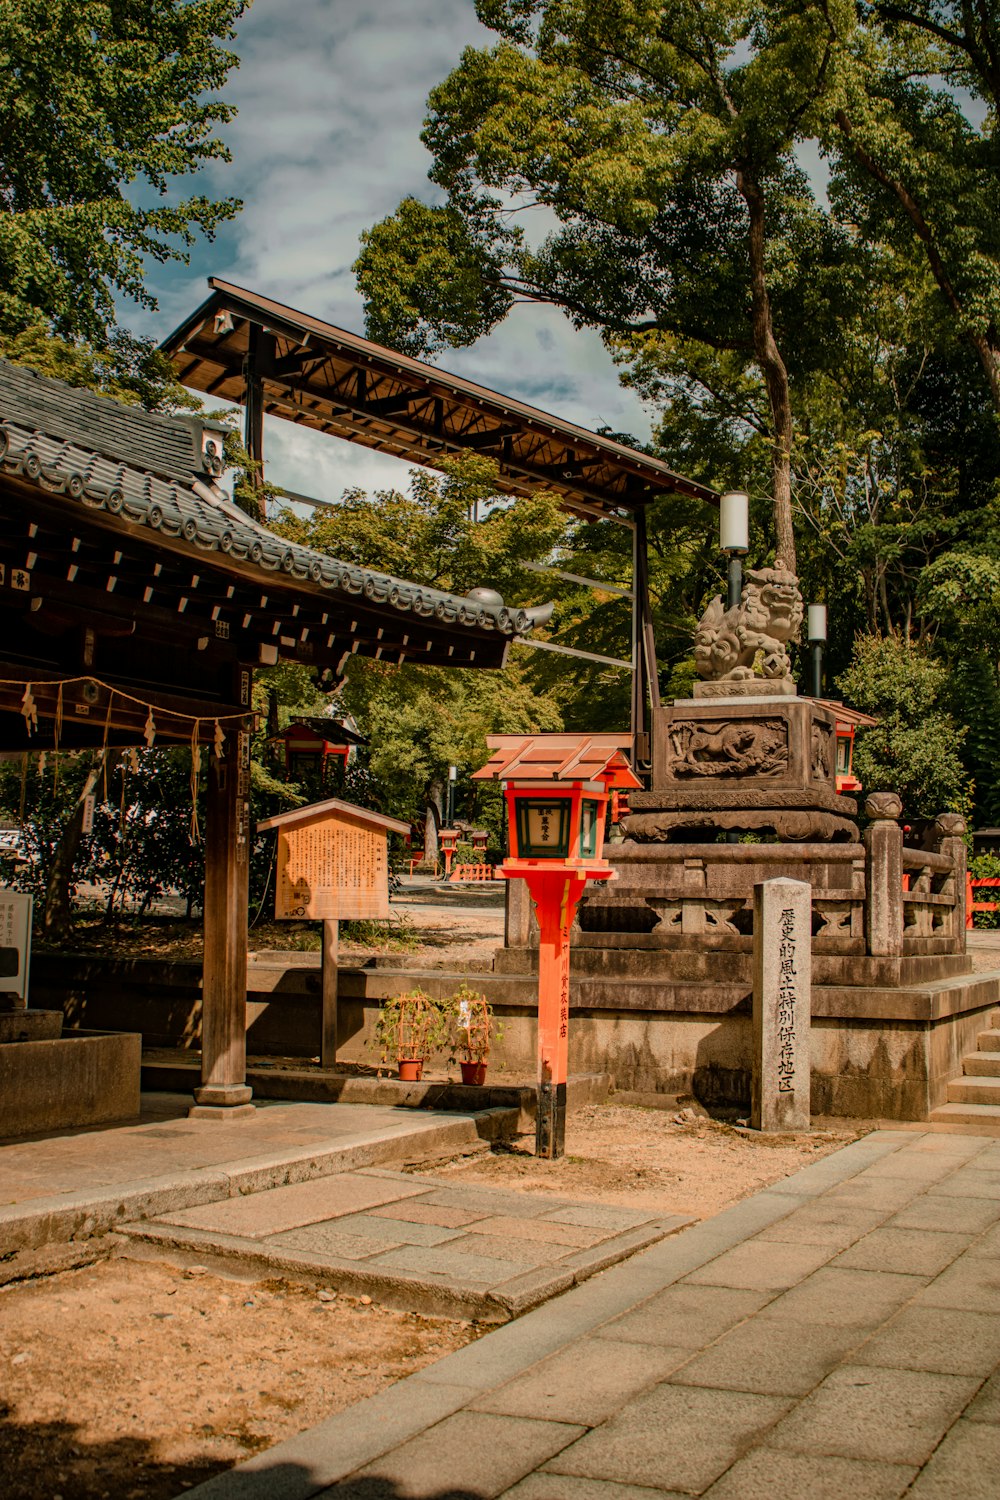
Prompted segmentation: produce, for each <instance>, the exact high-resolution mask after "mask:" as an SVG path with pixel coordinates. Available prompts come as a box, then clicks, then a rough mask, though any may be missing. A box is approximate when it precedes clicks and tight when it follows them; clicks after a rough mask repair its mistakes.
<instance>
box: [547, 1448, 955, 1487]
mask: <svg viewBox="0 0 1000 1500" xmlns="http://www.w3.org/2000/svg"><path fill="white" fill-rule="evenodd" d="M916 1472H917V1471H916V1469H915V1468H913V1467H912V1466H906V1465H903V1464H883V1463H861V1462H858V1461H857V1460H856V1459H851V1458H832V1457H830V1456H829V1455H824V1456H823V1457H821V1458H818V1457H813V1456H812V1455H811V1454H807V1453H779V1452H776V1451H775V1450H774V1449H773V1448H766V1447H765V1448H755V1449H754V1450H753V1452H752V1453H748V1454H747V1456H746V1458H741V1459H740V1460H739V1462H738V1463H735V1464H733V1467H732V1468H731V1469H730V1470H729V1472H728V1473H726V1474H724V1475H723V1476H722V1478H721V1479H720V1480H718V1481H717V1482H716V1483H715V1484H713V1485H712V1488H711V1489H710V1490H706V1491H705V1494H704V1496H703V1500H774V1497H775V1496H776V1495H785V1496H788V1497H789V1500H799V1497H800V1496H806V1495H808V1497H809V1500H848V1497H849V1500H900V1497H901V1496H903V1495H905V1494H906V1493H907V1486H908V1485H909V1484H910V1483H911V1481H912V1479H913V1477H914V1475H915V1474H916ZM539 1500H541V1496H539ZM951 1500H955V1497H954V1496H952V1497H951Z"/></svg>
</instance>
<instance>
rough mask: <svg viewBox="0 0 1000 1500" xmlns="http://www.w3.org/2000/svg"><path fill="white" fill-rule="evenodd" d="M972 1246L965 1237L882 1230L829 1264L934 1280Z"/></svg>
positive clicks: (965, 1235) (876, 1230)
mask: <svg viewBox="0 0 1000 1500" xmlns="http://www.w3.org/2000/svg"><path fill="white" fill-rule="evenodd" d="M971 1243H972V1236H971V1235H968V1234H946V1233H937V1234H930V1233H928V1231H927V1230H923V1229H891V1228H887V1227H885V1226H883V1227H882V1228H880V1229H874V1230H872V1232H871V1234H866V1235H865V1237H864V1239H861V1240H858V1241H857V1243H856V1244H854V1245H852V1246H851V1247H850V1249H848V1250H845V1251H844V1252H843V1253H842V1254H841V1255H838V1256H837V1258H836V1260H835V1261H833V1262H832V1264H833V1266H834V1267H835V1268H836V1269H839V1270H847V1269H852V1268H853V1269H855V1270H859V1271H898V1272H902V1273H903V1274H904V1275H907V1276H936V1275H937V1274H938V1272H939V1271H943V1270H944V1268H945V1266H950V1265H951V1263H952V1261H953V1260H956V1259H957V1258H958V1257H959V1256H960V1255H961V1254H962V1253H963V1252H964V1251H965V1250H967V1249H968V1247H969V1245H970V1244H971Z"/></svg>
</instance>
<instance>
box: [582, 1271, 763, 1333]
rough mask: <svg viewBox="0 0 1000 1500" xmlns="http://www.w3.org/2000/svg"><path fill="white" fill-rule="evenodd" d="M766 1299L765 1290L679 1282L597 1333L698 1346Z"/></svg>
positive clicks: (731, 1325) (740, 1320)
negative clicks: (733, 1288) (757, 1290)
mask: <svg viewBox="0 0 1000 1500" xmlns="http://www.w3.org/2000/svg"><path fill="white" fill-rule="evenodd" d="M768 1300H769V1298H768V1296H767V1294H766V1293H765V1292H753V1291H735V1290H732V1289H731V1288H729V1287H716V1286H694V1285H692V1284H691V1283H690V1282H686V1281H685V1282H680V1283H678V1284H677V1285H676V1286H672V1287H668V1288H667V1290H666V1291H664V1292H660V1293H659V1295H658V1296H655V1297H650V1298H649V1300H648V1301H646V1302H644V1303H643V1304H642V1306H641V1307H636V1308H633V1309H632V1310H631V1311H630V1312H627V1313H625V1314H624V1315H623V1316H622V1317H619V1318H614V1319H612V1320H611V1321H610V1322H608V1323H606V1324H605V1325H604V1327H603V1328H602V1329H601V1330H600V1336H601V1337H604V1338H609V1339H615V1340H620V1341H623V1342H625V1343H636V1344H660V1345H663V1346H664V1347H672V1346H674V1345H678V1346H680V1347H682V1348H689V1349H701V1348H703V1346H704V1345H705V1344H710V1343H711V1342H712V1340H713V1339H717V1338H718V1337H719V1335H720V1334H722V1333H725V1332H727V1331H728V1330H729V1329H730V1328H732V1327H733V1326H734V1325H735V1324H736V1323H741V1322H742V1321H743V1319H744V1318H749V1317H751V1316H752V1315H753V1314H754V1313H755V1312H758V1311H759V1310H760V1308H761V1307H763V1306H764V1304H765V1303H766V1302H767V1301H768Z"/></svg>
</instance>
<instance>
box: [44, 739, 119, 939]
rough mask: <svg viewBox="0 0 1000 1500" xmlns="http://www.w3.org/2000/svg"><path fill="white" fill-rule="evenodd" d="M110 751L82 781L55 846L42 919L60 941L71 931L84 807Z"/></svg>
mask: <svg viewBox="0 0 1000 1500" xmlns="http://www.w3.org/2000/svg"><path fill="white" fill-rule="evenodd" d="M107 753H108V752H107V751H102V752H101V753H100V755H99V756H98V757H97V760H96V762H95V764H94V768H93V770H92V771H91V772H90V774H89V775H88V777H87V779H86V781H85V782H84V784H83V788H82V790H81V792H80V795H79V797H78V798H77V800H76V806H75V807H74V808H73V811H72V813H71V814H70V816H69V820H68V822H67V823H66V826H65V827H64V828H63V831H62V837H61V839H60V840H59V843H58V844H57V846H56V852H55V856H54V858H53V861H52V868H51V870H50V871H49V880H48V885H47V886H46V888H45V915H44V916H43V918H42V930H43V931H44V933H45V936H46V937H47V938H53V939H54V940H55V941H56V942H61V941H62V940H63V939H64V938H65V937H67V936H68V934H69V930H70V924H71V922H72V916H73V911H72V901H71V897H70V893H71V891H72V888H73V867H74V865H75V864H76V857H77V855H78V854H79V852H80V843H81V840H82V839H83V814H84V806H85V804H86V801H87V798H88V797H89V796H90V794H91V792H92V791H93V790H94V788H95V787H96V786H97V781H98V778H99V776H100V774H101V771H102V770H103V767H104V760H105V756H106V755H107Z"/></svg>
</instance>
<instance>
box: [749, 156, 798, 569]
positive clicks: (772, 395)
mask: <svg viewBox="0 0 1000 1500" xmlns="http://www.w3.org/2000/svg"><path fill="white" fill-rule="evenodd" d="M736 182H737V186H738V188H739V190H740V192H741V193H742V195H743V198H744V201H745V203H746V205H747V209H748V211H749V215H750V231H749V237H748V249H749V256H750V308H751V316H752V320H753V347H754V354H755V355H756V358H757V363H758V364H759V365H760V368H761V371H762V373H763V376H764V384H765V386H766V387H767V395H768V400H769V402H770V405H771V433H772V444H773V446H772V450H771V481H772V484H773V487H774V529H775V535H776V540H777V549H776V552H775V558H776V559H777V558H780V559H781V561H782V562H783V563H784V565H785V567H786V568H788V569H790V571H791V572H793V573H794V572H795V570H796V563H795V533H794V531H793V529H792V398H791V393H790V391H789V388H788V371H787V370H786V368H785V361H784V360H783V359H782V357H781V351H780V350H779V348H778V344H777V340H776V339H775V337H774V320H773V318H772V317H771V299H770V297H769V295H768V290H767V273H766V270H765V262H764V246H765V233H764V208H765V202H764V191H763V189H762V187H761V186H760V184H759V183H758V182H757V180H756V178H755V177H754V176H753V174H752V173H751V172H748V171H747V170H746V169H745V168H740V170H739V171H738V172H737V174H736Z"/></svg>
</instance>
